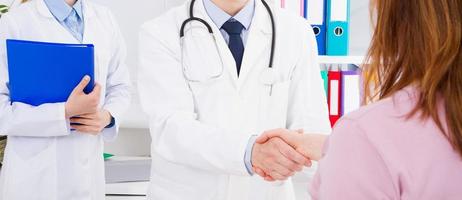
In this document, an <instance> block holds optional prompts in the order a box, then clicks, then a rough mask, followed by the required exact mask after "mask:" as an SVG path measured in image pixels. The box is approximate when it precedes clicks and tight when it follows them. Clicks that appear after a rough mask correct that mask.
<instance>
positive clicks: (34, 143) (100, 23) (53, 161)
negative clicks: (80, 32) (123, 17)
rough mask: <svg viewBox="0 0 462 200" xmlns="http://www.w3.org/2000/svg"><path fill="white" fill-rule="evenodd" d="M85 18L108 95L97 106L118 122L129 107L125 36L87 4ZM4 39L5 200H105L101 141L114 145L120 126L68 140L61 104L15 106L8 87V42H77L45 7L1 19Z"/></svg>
mask: <svg viewBox="0 0 462 200" xmlns="http://www.w3.org/2000/svg"><path fill="white" fill-rule="evenodd" d="M83 12H84V21H85V32H84V41H83V43H91V44H94V45H95V62H96V63H95V80H96V82H98V83H100V84H101V86H102V88H103V90H102V97H101V98H102V99H101V104H100V105H101V107H102V108H104V109H106V110H108V111H109V112H110V113H111V114H112V115H113V116H114V117H115V118H116V119H120V117H121V115H122V113H123V112H124V110H125V109H126V108H127V107H128V105H129V102H130V92H129V77H128V71H127V68H126V66H125V54H126V52H125V46H124V42H123V40H122V36H121V33H120V32H119V29H118V26H117V24H116V22H115V20H114V18H113V16H112V14H111V13H110V12H109V11H108V10H107V9H106V8H103V7H100V6H97V5H94V4H92V3H90V2H87V1H86V0H84V1H83ZM0 33H1V34H0V42H1V44H0V133H1V134H6V135H8V144H7V147H6V154H5V159H4V166H3V169H2V174H1V180H0V199H1V200H31V199H34V200H72V199H79V200H82V199H92V200H96V199H104V196H105V192H104V187H105V185H104V184H105V183H104V161H103V157H102V154H103V138H104V139H106V140H113V139H114V138H115V137H116V135H117V132H118V124H117V125H116V126H115V127H113V128H110V129H106V130H104V131H103V133H101V134H100V135H99V136H90V135H88V134H82V133H78V132H71V131H70V127H69V122H68V120H66V119H65V110H64V103H55V104H44V105H41V106H37V107H33V106H30V105H25V104H22V103H13V104H10V99H9V90H8V87H7V83H8V73H7V62H6V49H5V39H22V40H35V41H44V42H58V43H79V41H78V40H76V39H75V38H74V37H73V36H72V35H71V34H70V33H69V32H68V31H67V30H66V29H65V28H64V27H63V26H62V25H61V24H59V23H58V21H57V20H56V19H55V18H54V17H53V15H52V14H51V13H50V11H49V10H48V8H47V6H46V4H45V3H44V2H43V0H35V1H31V2H29V3H26V4H23V5H21V6H20V7H18V8H16V9H13V10H12V11H11V12H10V13H8V14H7V15H4V16H3V17H2V19H1V20H0ZM24 59H27V55H24ZM75 59H79V58H75ZM70 62H72V61H70ZM31 67H34V66H31Z"/></svg>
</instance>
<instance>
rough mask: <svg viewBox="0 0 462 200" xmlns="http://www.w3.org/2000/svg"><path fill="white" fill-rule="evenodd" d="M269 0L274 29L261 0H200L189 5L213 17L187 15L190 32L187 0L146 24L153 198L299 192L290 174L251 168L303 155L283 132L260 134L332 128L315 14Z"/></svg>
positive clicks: (251, 197)
mask: <svg viewBox="0 0 462 200" xmlns="http://www.w3.org/2000/svg"><path fill="white" fill-rule="evenodd" d="M268 3H269V4H270V5H269V9H270V10H271V12H272V13H273V15H274V22H275V23H274V24H275V32H273V29H272V23H271V17H270V12H268V10H267V9H266V8H265V4H264V2H262V1H261V0H238V1H236V0H196V1H195V5H194V6H193V8H192V14H193V15H194V17H196V18H200V19H203V20H204V21H203V22H206V23H203V22H200V20H192V21H189V22H188V23H186V24H185V26H184V34H183V33H181V32H182V31H181V27H182V24H183V22H184V21H185V20H186V19H188V18H190V7H191V6H190V4H191V1H190V0H188V1H186V3H185V4H184V5H182V6H180V7H177V8H174V9H172V10H170V11H168V12H167V13H165V14H164V15H162V16H161V17H159V18H157V19H154V20H152V21H149V22H147V23H146V24H144V25H143V26H142V30H141V34H140V46H141V47H140V48H141V49H140V54H141V55H140V69H139V70H140V71H139V82H138V87H139V92H140V97H141V103H142V106H143V108H144V110H145V112H146V113H147V114H148V115H149V121H150V129H151V135H152V147H151V148H152V159H153V161H152V171H151V186H150V189H149V197H150V199H162V200H164V199H165V200H167V199H168V200H181V199H188V200H269V199H275V200H293V199H295V197H294V196H295V195H294V186H293V184H292V183H293V182H292V180H291V179H288V180H286V181H280V182H266V181H265V180H263V179H262V178H261V177H259V176H252V175H253V173H254V172H253V170H252V168H253V167H257V168H261V169H264V170H266V172H267V173H268V174H270V175H271V176H272V177H273V178H274V177H276V179H278V180H285V179H286V178H287V177H288V176H291V175H293V174H294V172H297V171H300V169H301V165H300V164H302V165H303V163H304V162H307V161H306V160H305V159H306V158H304V157H302V158H300V157H299V155H298V154H297V153H294V150H293V149H292V148H291V147H290V146H288V145H287V144H285V143H283V142H282V141H281V140H280V139H278V138H273V139H275V140H272V141H271V140H270V141H269V142H267V143H265V144H255V142H254V141H255V136H256V135H260V134H261V133H263V132H265V131H268V130H272V129H278V130H276V131H288V130H299V129H303V130H304V131H305V132H307V133H322V134H328V133H330V124H329V121H328V112H327V104H326V97H325V92H324V89H323V86H322V79H321V76H320V70H319V65H318V61H317V47H316V41H315V36H314V33H313V31H312V29H311V28H310V25H309V23H308V22H306V21H305V20H304V19H302V18H300V17H297V16H295V15H292V14H290V13H287V12H285V11H282V10H280V9H278V8H277V6H275V5H272V4H271V3H270V2H268ZM205 24H208V25H209V26H210V29H211V30H208V29H207V25H205ZM209 32H213V34H212V35H211V34H210V33H209ZM180 33H181V35H184V36H183V37H182V38H180ZM273 36H275V37H274V38H275V44H274V47H275V54H274V62H273V64H272V65H271V64H270V60H271V59H270V55H271V48H272V46H273V45H272V42H271V41H272V38H273ZM269 66H271V67H269ZM308 179H309V178H308ZM307 188H308V185H304V186H302V190H303V191H307Z"/></svg>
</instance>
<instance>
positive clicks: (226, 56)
mask: <svg viewBox="0 0 462 200" xmlns="http://www.w3.org/2000/svg"><path fill="white" fill-rule="evenodd" d="M188 9H189V7H188ZM194 16H195V17H199V18H202V19H204V20H205V21H206V22H207V23H208V24H210V26H211V27H212V29H213V34H214V35H215V38H216V42H217V45H218V49H219V51H220V55H221V57H222V59H223V64H224V65H225V66H224V68H225V70H224V71H225V72H227V73H229V75H230V77H231V79H232V82H233V84H234V86H235V87H236V88H237V82H238V76H237V69H236V61H235V60H234V57H233V55H232V54H231V51H230V50H229V47H228V44H227V43H226V41H225V39H224V38H223V35H222V34H221V32H220V29H219V28H218V27H217V26H216V24H215V23H214V22H213V21H212V19H211V18H210V17H209V15H208V14H207V11H206V10H205V7H204V4H203V2H202V0H196V5H195V6H194ZM201 26H203V25H201Z"/></svg>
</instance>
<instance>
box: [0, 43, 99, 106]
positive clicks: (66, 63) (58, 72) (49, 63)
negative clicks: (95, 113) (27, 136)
mask: <svg viewBox="0 0 462 200" xmlns="http://www.w3.org/2000/svg"><path fill="white" fill-rule="evenodd" d="M6 47H7V59H8V76H9V83H8V88H9V91H10V100H11V102H12V103H13V102H21V103H25V104H28V105H32V106H39V105H42V104H45V103H60V102H66V101H67V99H68V97H69V95H70V94H71V92H72V90H73V89H74V88H75V87H76V86H77V85H78V84H79V83H80V81H81V80H82V78H83V77H84V76H85V75H88V76H90V78H91V81H90V83H89V84H88V86H87V87H86V88H85V90H84V92H85V93H87V94H88V93H90V92H91V91H92V90H93V87H94V84H95V82H94V77H95V76H94V72H95V58H94V46H93V45H91V44H60V43H45V42H34V41H24V40H7V41H6Z"/></svg>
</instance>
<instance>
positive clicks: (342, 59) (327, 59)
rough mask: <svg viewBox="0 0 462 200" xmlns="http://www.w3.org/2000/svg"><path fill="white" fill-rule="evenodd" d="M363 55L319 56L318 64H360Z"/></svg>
mask: <svg viewBox="0 0 462 200" xmlns="http://www.w3.org/2000/svg"><path fill="white" fill-rule="evenodd" d="M363 62H364V56H319V63H320V64H362V63H363Z"/></svg>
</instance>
